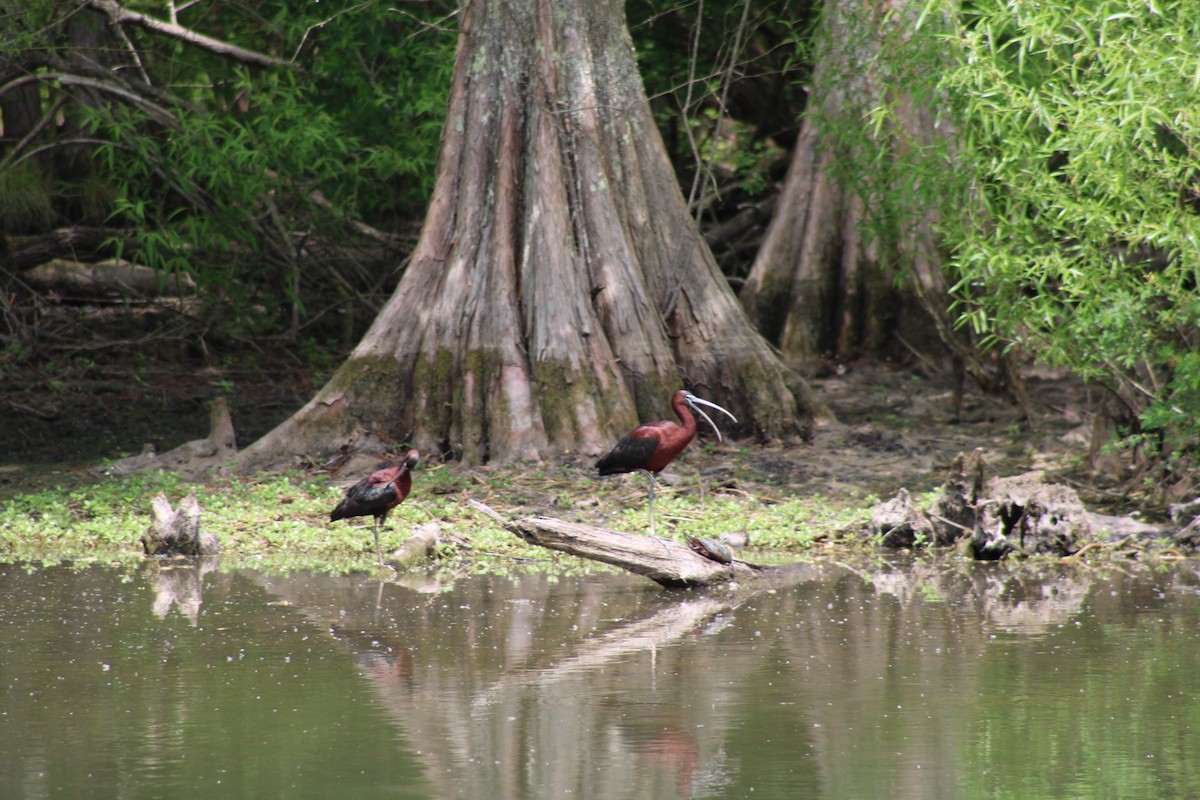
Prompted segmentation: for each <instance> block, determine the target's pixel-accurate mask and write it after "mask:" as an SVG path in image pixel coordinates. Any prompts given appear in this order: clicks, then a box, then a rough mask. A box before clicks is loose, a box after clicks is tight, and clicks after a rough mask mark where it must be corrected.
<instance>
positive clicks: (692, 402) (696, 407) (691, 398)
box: [684, 392, 737, 442]
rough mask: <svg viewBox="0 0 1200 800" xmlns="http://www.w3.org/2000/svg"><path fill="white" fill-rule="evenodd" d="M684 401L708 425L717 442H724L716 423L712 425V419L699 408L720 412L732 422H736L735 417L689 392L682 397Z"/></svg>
mask: <svg viewBox="0 0 1200 800" xmlns="http://www.w3.org/2000/svg"><path fill="white" fill-rule="evenodd" d="M684 400H685V401H686V402H687V404H688V407H689V408H691V409H692V411H695V412H696V413H697V414H699V415H700V416H702V417H704V421H705V422H707V423H708V427H710V428H712V429H713V433H715V434H717V441H718V442H723V441H725V440H724V439H722V438H721V431H720V430H719V429H718V428H717V426H716V423H714V422H713V421H712V419H711V418H710V417H709V416H708V414H705V413H704V409H702V408H700V406H708V407H709V408H715V409H716V410H717V411H720V412H721V413H722V414H724V415H725V416H727V417H729V418H730V419H731V420H733V421H734V422H737V417H735V416H734V415H733V414H730V413H729V412H728V411H726V410H725V409H724V408H721V407H720V406H719V405H717V404H716V403H710V402H708V401H707V400H705V399H704V398H703V397H696V395H694V394H692V393H691V392H689V393H688V394H686V395H685V396H684Z"/></svg>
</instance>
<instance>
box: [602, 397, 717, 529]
mask: <svg viewBox="0 0 1200 800" xmlns="http://www.w3.org/2000/svg"><path fill="white" fill-rule="evenodd" d="M700 406H708V407H709V408H715V409H716V410H717V411H720V412H721V413H722V414H724V415H725V416H727V417H729V418H730V419H731V420H733V421H734V422H737V417H735V416H734V415H733V414H730V413H729V412H728V411H726V410H725V409H724V408H721V407H720V406H719V405H717V404H716V403H710V402H709V401H707V400H704V399H702V398H699V397H696V395H694V394H692V393H691V392H689V391H687V390H685V389H680V390H679V391H678V392H676V393H675V396H674V397H672V398H671V408H673V409H675V416H677V417H679V421H680V422H682V423H683V424H682V425H680V424H678V423H675V422H671V421H670V420H665V419H664V420H659V421H658V422H647V423H646V424H645V425H639V426H638V427H636V428H634V429H633V430H632V431H630V432H629V433H627V434H625V436H624V437H622V439H621V441H619V442H617V446H616V447H614V448H613V449H612V450H610V451H609V452H608V454H607V455H605V456H604V457H603V458H601V459H600V460H599V461H597V462H596V469H598V470H599V471H600V474H601V475H616V474H619V473H622V472H640V473H642V474H643V475H645V476H646V477H647V478H648V479H649V480H650V492H649V499H650V535H651V536H653V535H654V487H655V485H656V483H657V482H656V481H655V480H654V476H655V475H657V474H658V473H660V472H662V471H663V469H664V468H665V467H666V466H667V465H668V464H670V463H671V462H672V461H674V460H675V457H676V456H677V455H679V454H680V453H682V452H683V448H685V447H687V446H688V442H690V441H692V439H693V438H695V436H696V417H695V415H694V414H693V413H692V412H695V413H696V414H699V415H700V416H702V417H704V421H705V422H707V423H708V425H709V427H711V428H712V429H713V431H714V432H715V433H716V434H717V441H718V442H719V441H721V431H720V430H718V429H717V426H716V425H715V424H714V423H713V421H712V419H710V418H709V416H708V414H705V413H704V410H703V409H702V408H700Z"/></svg>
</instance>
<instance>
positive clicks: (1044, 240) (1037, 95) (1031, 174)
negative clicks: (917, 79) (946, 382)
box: [940, 0, 1200, 449]
mask: <svg viewBox="0 0 1200 800" xmlns="http://www.w3.org/2000/svg"><path fill="white" fill-rule="evenodd" d="M1193 10H1194V9H1192V8H1191V6H1190V4H1189V3H1187V2H1184V1H1183V0H1174V1H1171V0H1167V1H1166V2H1156V3H1133V2H1125V1H1124V0H1108V1H1107V2H1100V3H1094V4H1091V5H1090V6H1080V5H1079V4H1076V3H1069V2H1059V1H1057V0H1039V2H1036V3H1025V4H1019V5H1012V4H1009V3H1004V2H998V1H995V0H993V1H990V2H980V3H974V4H972V6H971V7H970V10H969V11H966V12H964V13H963V14H962V16H961V19H960V24H959V26H958V27H957V29H956V31H955V33H954V36H953V39H952V41H953V43H954V44H955V46H956V47H957V48H958V53H959V61H958V63H957V65H956V66H955V67H954V69H952V70H950V71H948V72H947V73H945V75H944V77H943V79H942V82H941V84H940V86H941V88H942V89H944V90H945V91H947V92H948V94H949V96H950V98H951V99H952V101H953V103H954V107H955V111H956V113H957V115H958V118H959V119H960V121H961V123H960V124H961V126H962V128H961V133H962V145H963V146H962V150H961V153H960V156H959V163H960V164H961V165H962V167H964V168H965V169H966V171H967V172H968V173H969V174H970V176H971V178H972V196H971V201H972V202H971V204H970V206H969V209H970V213H966V214H962V215H958V216H956V217H952V218H948V219H947V220H946V224H945V226H944V233H945V234H946V237H947V243H948V245H949V246H950V248H951V249H952V252H953V254H954V258H953V266H954V268H955V269H957V270H958V271H959V282H958V285H957V287H956V291H957V296H958V298H959V302H960V308H961V311H962V316H963V320H964V321H965V322H969V323H970V324H972V325H973V326H974V327H975V328H976V329H977V330H978V331H980V332H982V333H985V334H987V335H988V336H989V337H990V338H991V339H992V341H994V342H995V343H997V344H1001V345H1004V346H1009V347H1011V346H1020V347H1022V348H1023V349H1025V350H1028V351H1029V352H1032V353H1034V354H1036V355H1037V356H1038V357H1040V358H1042V359H1045V360H1048V361H1050V362H1053V363H1058V364H1064V365H1067V366H1069V367H1071V368H1073V369H1075V370H1077V371H1078V372H1079V373H1080V374H1082V375H1084V376H1087V377H1089V378H1094V379H1096V380H1099V381H1101V382H1103V383H1105V384H1107V385H1109V386H1111V387H1112V388H1113V389H1114V390H1115V392H1116V394H1117V395H1118V396H1119V397H1120V398H1121V399H1122V400H1123V401H1124V402H1125V404H1126V406H1127V408H1128V410H1129V411H1130V413H1131V416H1133V417H1136V418H1138V419H1139V420H1140V424H1139V426H1138V427H1140V428H1141V429H1142V430H1154V431H1156V432H1157V434H1158V436H1159V437H1160V441H1169V442H1171V445H1170V446H1172V447H1174V448H1184V449H1187V448H1193V449H1194V448H1195V447H1196V446H1197V443H1198V442H1200V416H1198V415H1197V414H1196V413H1195V410H1196V408H1198V407H1200V405H1198V404H1197V403H1198V401H1200V374H1198V371H1197V357H1196V351H1197V349H1198V347H1200V335H1198V331H1200V299H1198V296H1197V280H1198V279H1200V244H1198V242H1200V239H1198V235H1200V216H1198V212H1200V116H1198V115H1197V103H1196V100H1197V97H1200V52H1198V51H1197V50H1196V48H1195V46H1194V43H1195V42H1196V41H1197V38H1198V37H1200V16H1197V15H1196V14H1194V13H1191V12H1192V11H1193Z"/></svg>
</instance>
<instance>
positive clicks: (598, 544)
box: [476, 504, 768, 588]
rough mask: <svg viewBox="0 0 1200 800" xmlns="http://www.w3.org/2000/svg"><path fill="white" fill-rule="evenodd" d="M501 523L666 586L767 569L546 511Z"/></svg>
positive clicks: (527, 537)
mask: <svg viewBox="0 0 1200 800" xmlns="http://www.w3.org/2000/svg"><path fill="white" fill-rule="evenodd" d="M476 505H477V507H478V504H476ZM504 525H505V526H506V527H507V528H508V529H509V530H510V531H512V532H513V533H515V534H516V535H517V536H519V537H520V538H521V539H523V540H524V541H526V542H528V543H529V544H535V545H538V546H540V547H547V548H549V549H551V550H558V551H560V552H563V553H567V554H569V555H573V556H579V557H580V558H587V559H591V560H592V561H600V562H602V563H605V564H612V565H613V566H616V567H620V568H622V569H625V570H628V571H630V572H633V573H636V574H638V575H644V576H645V577H647V578H649V579H650V580H652V581H654V582H655V583H657V584H659V585H661V586H667V587H671V588H687V587H696V586H715V585H718V584H723V583H729V582H730V581H734V580H738V579H743V578H750V577H753V576H758V575H760V574H761V573H763V572H764V571H768V570H766V568H764V567H760V566H758V565H756V564H750V563H747V562H745V561H740V560H738V559H734V560H732V561H730V562H729V563H728V564H724V563H720V562H717V561H713V560H712V559H709V558H705V557H704V556H702V555H699V554H698V553H696V552H694V551H693V550H692V549H691V548H690V547H688V546H687V545H685V544H682V543H680V542H676V541H673V540H670V539H663V538H660V537H657V536H644V535H640V534H632V533H621V532H620V531H613V530H609V529H607V528H598V527H596V526H594V525H581V524H579V523H575V522H564V521H563V520H560V519H553V518H551V517H526V518H524V519H518V520H516V521H514V522H505V523H504Z"/></svg>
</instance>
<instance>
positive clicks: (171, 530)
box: [141, 492, 221, 556]
mask: <svg viewBox="0 0 1200 800" xmlns="http://www.w3.org/2000/svg"><path fill="white" fill-rule="evenodd" d="M150 505H151V511H152V513H153V515H154V518H153V520H152V521H151V523H150V527H149V528H147V529H146V532H145V533H144V534H142V538H141V543H142V550H143V551H144V552H145V553H146V555H148V556H215V555H217V554H218V553H220V552H221V543H220V541H219V540H218V539H217V536H216V534H213V533H203V532H202V531H201V530H200V503H199V501H198V500H196V494H195V492H188V496H187V497H185V498H183V499H182V500H180V501H179V507H178V508H172V507H171V501H170V500H168V499H167V496H166V495H165V494H163V493H162V492H159V493H158V494H156V495H154V499H153V500H151V501H150Z"/></svg>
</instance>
